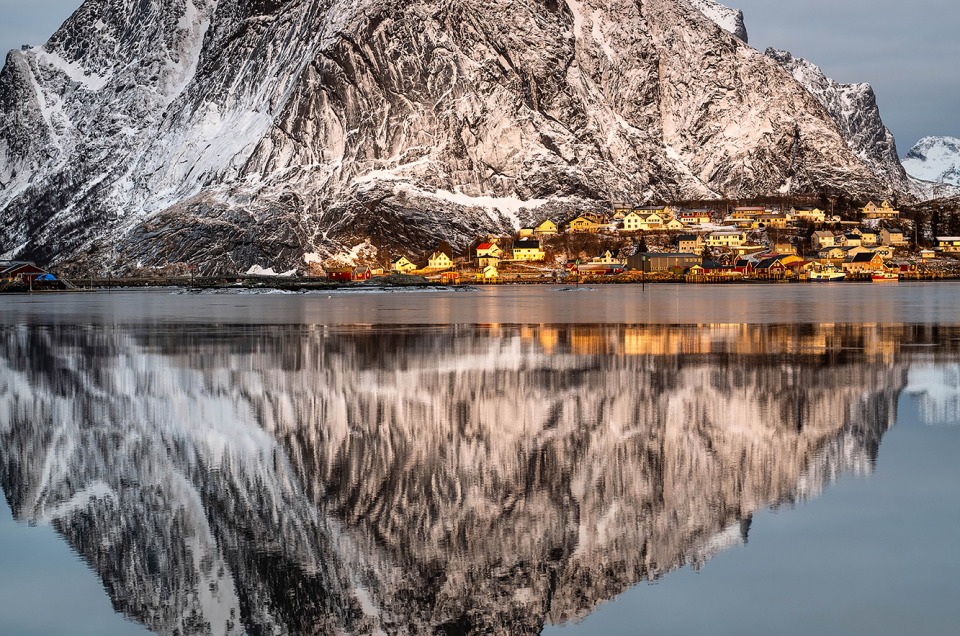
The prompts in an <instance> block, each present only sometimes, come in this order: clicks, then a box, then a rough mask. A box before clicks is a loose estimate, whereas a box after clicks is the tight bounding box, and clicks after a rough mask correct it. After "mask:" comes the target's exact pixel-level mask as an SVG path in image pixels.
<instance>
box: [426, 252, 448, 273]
mask: <svg viewBox="0 0 960 636" xmlns="http://www.w3.org/2000/svg"><path fill="white" fill-rule="evenodd" d="M451 267H453V261H452V260H451V259H450V257H449V256H447V255H446V254H444V253H443V252H434V253H433V254H431V255H430V258H429V259H427V269H438V270H442V269H450V268H451Z"/></svg>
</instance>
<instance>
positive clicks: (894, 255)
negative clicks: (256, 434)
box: [0, 201, 960, 292]
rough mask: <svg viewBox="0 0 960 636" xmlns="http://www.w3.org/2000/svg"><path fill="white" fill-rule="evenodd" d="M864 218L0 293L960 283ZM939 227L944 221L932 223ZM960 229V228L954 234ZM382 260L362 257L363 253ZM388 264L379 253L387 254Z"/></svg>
mask: <svg viewBox="0 0 960 636" xmlns="http://www.w3.org/2000/svg"><path fill="white" fill-rule="evenodd" d="M856 212H857V214H856V215H855V216H856V217H858V218H849V216H851V215H846V216H845V217H841V216H839V215H835V214H830V213H828V212H826V211H824V210H822V209H820V208H818V207H816V206H810V207H798V206H791V207H789V208H784V207H783V206H782V205H780V206H779V207H778V206H771V205H739V206H731V207H729V208H726V209H723V210H722V211H721V210H720V209H717V208H709V207H697V208H688V207H679V206H678V207H673V206H670V205H657V206H633V205H629V204H624V203H614V204H612V205H611V206H610V208H609V209H608V210H603V211H598V210H590V211H581V212H576V213H570V214H568V215H566V216H565V217H564V218H556V219H554V218H544V219H542V220H541V221H540V222H539V223H538V224H536V225H534V226H530V227H523V228H520V229H519V230H518V231H517V232H516V233H515V234H513V235H494V234H489V235H486V236H478V237H476V239H475V240H474V241H473V242H472V243H471V244H470V245H469V247H467V248H466V249H463V250H460V251H456V250H454V249H453V248H452V247H451V245H450V244H449V243H448V242H446V241H440V242H439V243H438V244H437V245H436V248H435V249H432V250H430V251H427V252H420V253H416V252H414V251H409V252H406V253H404V252H402V251H392V252H391V251H387V250H384V249H370V248H371V247H373V246H371V245H369V243H368V244H366V245H360V246H358V249H355V250H354V251H353V253H354V254H355V255H356V256H353V257H341V258H339V259H331V260H329V261H327V262H324V263H323V264H316V263H314V264H310V265H308V266H306V267H305V268H304V269H303V270H296V271H291V272H281V273H277V272H274V271H272V270H269V269H263V268H256V267H255V268H252V269H251V270H250V271H247V272H238V273H236V274H235V275H230V276H224V275H216V276H201V275H199V274H198V272H197V268H196V267H195V266H191V265H189V264H182V263H178V264H175V265H173V266H171V267H168V268H164V269H162V270H159V271H158V270H153V271H149V272H143V271H139V272H133V273H131V272H126V273H124V274H121V273H112V272H110V271H96V272H77V271H71V270H69V269H68V268H67V269H66V270H65V271H64V272H60V271H58V270H57V269H56V268H51V269H49V270H48V269H44V268H41V267H37V266H36V265H35V264H34V263H32V262H27V261H0V291H8V292H23V291H50V290H89V289H104V288H116V287H126V286H133V287H136V286H162V285H176V286H183V287H198V288H205V287H224V286H246V287H254V288H256V287H273V288H280V289H284V288H286V289H310V288H314V287H315V288H331V287H342V286H352V285H358V284H361V285H365V286H366V285H384V286H410V285H412V286H417V285H430V286H435V285H459V284H518V283H573V282H577V283H579V282H591V283H647V282H650V283H654V282H685V283H724V282H747V281H751V282H752V281H757V282H841V281H848V282H849V281H855V282H862V281H872V282H884V283H886V282H896V281H899V280H935V279H954V278H960V236H940V235H936V236H933V237H932V240H931V239H930V238H928V239H927V240H922V239H920V231H919V226H920V225H921V221H919V220H908V219H903V218H901V212H900V210H898V209H896V208H895V207H894V206H893V205H892V204H891V203H890V202H889V201H882V202H880V203H879V204H878V203H875V202H873V201H871V202H868V203H867V204H866V205H864V206H863V207H861V208H858V209H857V210H856ZM929 225H931V229H932V230H934V231H935V230H936V229H937V228H938V224H937V222H936V219H934V222H933V223H932V224H929ZM958 234H960V232H958ZM365 252H366V253H373V254H375V255H376V256H375V257H372V258H371V257H364V256H363V255H364V253H365ZM381 259H383V260H381Z"/></svg>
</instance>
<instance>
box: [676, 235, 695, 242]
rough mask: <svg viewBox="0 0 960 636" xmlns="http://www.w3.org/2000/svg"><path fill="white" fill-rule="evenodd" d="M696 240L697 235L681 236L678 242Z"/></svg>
mask: <svg viewBox="0 0 960 636" xmlns="http://www.w3.org/2000/svg"><path fill="white" fill-rule="evenodd" d="M696 240H697V235H696V234H681V235H680V236H678V237H677V241H696Z"/></svg>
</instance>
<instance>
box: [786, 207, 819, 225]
mask: <svg viewBox="0 0 960 636" xmlns="http://www.w3.org/2000/svg"><path fill="white" fill-rule="evenodd" d="M790 213H791V214H792V215H793V217H794V218H795V219H797V220H798V221H807V222H808V223H824V222H826V220H827V213H826V212H824V211H823V210H821V209H820V208H812V209H807V208H801V209H797V208H790Z"/></svg>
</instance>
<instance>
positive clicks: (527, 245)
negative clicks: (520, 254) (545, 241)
mask: <svg viewBox="0 0 960 636" xmlns="http://www.w3.org/2000/svg"><path fill="white" fill-rule="evenodd" d="M513 249H515V250H516V249H520V250H538V249H540V241H517V242H516V243H514V244H513Z"/></svg>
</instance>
